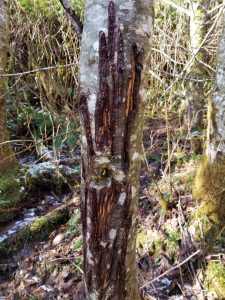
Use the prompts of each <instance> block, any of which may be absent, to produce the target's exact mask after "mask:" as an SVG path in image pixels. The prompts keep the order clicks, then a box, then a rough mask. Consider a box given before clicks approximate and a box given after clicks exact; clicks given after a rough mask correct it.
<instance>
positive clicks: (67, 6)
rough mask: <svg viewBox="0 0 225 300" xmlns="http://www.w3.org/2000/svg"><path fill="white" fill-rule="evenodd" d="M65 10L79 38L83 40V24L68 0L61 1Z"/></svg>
mask: <svg viewBox="0 0 225 300" xmlns="http://www.w3.org/2000/svg"><path fill="white" fill-rule="evenodd" d="M59 1H60V2H61V4H62V6H63V8H64V9H65V11H66V13H67V15H68V17H69V19H70V21H71V24H72V26H73V28H74V30H75V32H76V33H77V35H78V37H79V38H81V35H82V31H83V24H82V23H81V21H80V19H79V17H78V15H77V14H76V12H75V10H74V9H73V8H72V7H71V4H70V2H69V1H68V0H59Z"/></svg>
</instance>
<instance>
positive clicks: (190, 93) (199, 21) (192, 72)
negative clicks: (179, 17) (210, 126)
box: [184, 0, 209, 131]
mask: <svg viewBox="0 0 225 300" xmlns="http://www.w3.org/2000/svg"><path fill="white" fill-rule="evenodd" d="M208 8H209V0H194V1H191V4H190V9H189V10H190V50H191V55H192V56H195V55H196V57H195V59H194V60H193V61H192V63H191V64H190V66H189V68H188V70H187V73H188V77H193V78H196V77H197V78H199V77H204V76H205V75H206V68H205V66H204V64H203V63H204V62H205V60H206V51H205V49H204V47H201V48H200V50H199V47H200V46H201V44H202V42H203V40H204V37H205V35H206V32H207V9H208ZM202 62H203V63H202ZM204 84H205V83H204V82H203V81H202V82H196V81H188V83H187V89H186V95H185V112H184V126H185V128H186V129H187V131H195V130H202V128H203V110H204V106H205V95H204Z"/></svg>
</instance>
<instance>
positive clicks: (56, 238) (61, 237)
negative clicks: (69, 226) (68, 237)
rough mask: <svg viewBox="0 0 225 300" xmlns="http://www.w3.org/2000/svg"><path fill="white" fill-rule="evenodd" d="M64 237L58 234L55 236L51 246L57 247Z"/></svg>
mask: <svg viewBox="0 0 225 300" xmlns="http://www.w3.org/2000/svg"><path fill="white" fill-rule="evenodd" d="M64 237H65V235H64V234H63V233H60V234H58V235H57V236H55V237H54V239H53V241H52V245H53V246H57V245H59V244H60V243H61V242H62V240H63V239H64Z"/></svg>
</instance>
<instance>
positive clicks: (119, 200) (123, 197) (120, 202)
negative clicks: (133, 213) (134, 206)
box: [118, 192, 126, 205]
mask: <svg viewBox="0 0 225 300" xmlns="http://www.w3.org/2000/svg"><path fill="white" fill-rule="evenodd" d="M125 199H126V193H124V192H123V193H121V194H120V196H119V199H118V203H119V204H120V205H123V204H124V202H125Z"/></svg>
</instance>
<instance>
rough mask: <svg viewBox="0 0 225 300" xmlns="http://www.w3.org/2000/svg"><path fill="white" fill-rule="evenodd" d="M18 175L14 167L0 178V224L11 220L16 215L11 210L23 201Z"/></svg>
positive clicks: (17, 170)
mask: <svg viewBox="0 0 225 300" xmlns="http://www.w3.org/2000/svg"><path fill="white" fill-rule="evenodd" d="M20 175H21V174H20V171H19V168H18V167H16V168H15V169H13V170H8V171H7V172H6V173H5V174H4V175H2V177H0V224H3V223H6V222H8V221H10V220H12V219H13V217H14V216H15V215H16V213H18V211H16V210H13V209H11V208H16V207H17V206H18V205H19V204H20V202H21V201H22V200H23V197H22V195H23V189H21V185H20V179H19V178H20Z"/></svg>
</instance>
